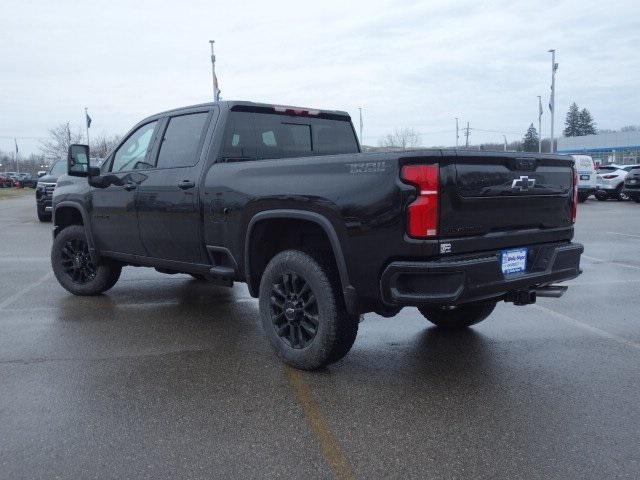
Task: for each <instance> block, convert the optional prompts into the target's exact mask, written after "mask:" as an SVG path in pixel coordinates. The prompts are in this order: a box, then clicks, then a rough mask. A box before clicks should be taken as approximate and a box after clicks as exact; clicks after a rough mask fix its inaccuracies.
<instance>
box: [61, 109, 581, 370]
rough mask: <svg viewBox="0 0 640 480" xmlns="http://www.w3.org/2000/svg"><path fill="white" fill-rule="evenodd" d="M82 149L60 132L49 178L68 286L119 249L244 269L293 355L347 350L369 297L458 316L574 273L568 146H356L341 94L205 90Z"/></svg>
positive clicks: (484, 311) (305, 362) (90, 287)
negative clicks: (215, 93) (297, 102)
mask: <svg viewBox="0 0 640 480" xmlns="http://www.w3.org/2000/svg"><path fill="white" fill-rule="evenodd" d="M89 158H90V155H89V148H88V147H87V146H86V145H72V146H71V147H70V149H69V158H68V175H63V176H62V177H60V178H59V179H58V184H57V186H56V189H55V191H54V194H53V209H54V215H53V217H54V241H53V247H52V252H51V262H52V268H53V272H54V274H55V276H56V278H57V280H58V281H59V282H60V284H61V285H62V286H63V287H64V288H65V289H67V290H68V291H69V292H71V293H73V294H76V295H96V294H99V293H101V292H104V291H106V290H108V289H110V288H111V287H113V286H114V285H115V284H116V282H117V281H118V278H119V276H120V272H121V269H122V267H123V266H125V265H136V266H149V267H154V268H155V269H156V270H158V271H159V272H162V273H187V274H190V275H192V276H194V277H195V278H198V279H207V280H210V281H215V282H217V283H222V284H224V285H227V286H231V285H232V284H233V282H234V281H239V282H246V283H247V284H248V289H249V292H250V294H251V295H252V296H253V297H259V299H260V301H259V311H260V317H261V319H262V326H263V329H264V332H265V334H266V336H267V338H268V340H269V341H270V342H271V345H272V347H273V348H274V349H275V351H276V352H277V354H278V355H279V356H280V357H281V358H282V359H284V361H285V362H287V363H289V364H291V365H293V366H295V367H298V368H302V369H317V368H321V367H323V366H325V365H328V364H330V363H333V362H335V361H337V360H339V359H340V358H342V357H343V356H344V355H346V354H347V352H348V351H349V349H350V348H351V346H352V344H353V342H354V340H355V338H356V334H357V331H358V324H359V320H360V315H361V314H364V313H366V312H371V311H375V312H377V313H379V314H381V315H384V316H386V317H391V316H394V315H396V314H397V313H398V312H399V311H400V309H402V308H403V307H406V306H416V307H418V308H419V310H420V312H421V313H422V315H424V316H425V317H426V318H427V319H428V320H429V321H430V322H432V323H433V324H435V325H437V326H439V327H441V328H445V329H452V328H453V329H455V328H465V327H468V326H470V325H472V324H475V323H477V322H480V321H482V320H484V319H485V318H487V317H488V316H489V315H490V314H491V312H492V311H493V310H494V308H495V306H496V304H497V302H499V301H506V302H513V303H514V304H516V305H526V304H531V303H534V302H535V301H536V298H537V297H538V296H541V297H542V296H544V297H559V296H561V295H562V294H563V293H564V291H565V290H566V289H567V287H566V286H559V285H554V284H555V283H556V282H562V281H565V280H568V279H571V278H574V277H577V276H578V275H579V274H580V256H581V254H582V251H583V247H582V245H580V244H577V243H572V241H571V240H572V238H573V226H574V222H575V215H576V209H577V201H578V200H577V196H578V188H577V187H578V185H577V181H576V180H574V179H575V175H576V171H575V168H574V161H573V159H571V157H567V156H558V155H546V154H532V153H522V152H517V153H515V152H514V153H508V152H476V151H465V150H462V151H455V150H454V151H449V150H439V149H431V150H426V149H425V150H414V151H400V152H385V153H360V147H359V145H358V140H357V138H356V135H355V131H354V129H353V125H352V123H351V119H350V118H349V115H348V114H347V113H346V112H341V111H327V110H313V109H307V108H297V107H283V106H277V105H266V104H257V103H251V102H216V103H212V104H204V105H197V106H193V107H187V108H181V109H176V110H171V111H169V112H164V113H160V114H157V115H153V116H151V117H148V118H146V119H145V120H143V121H142V122H140V123H139V124H138V125H136V126H135V127H134V128H133V129H132V130H131V131H130V132H129V133H128V134H127V135H126V136H125V137H124V139H123V141H122V142H121V143H120V145H119V146H118V148H117V149H116V150H115V151H114V152H113V153H112V154H111V155H110V156H109V158H108V159H107V160H106V161H105V162H104V164H103V166H102V168H100V169H98V168H96V167H94V166H92V165H91V163H90V160H89ZM77 177H87V179H86V180H83V179H81V178H77ZM88 308H89V309H90V308H91V307H90V306H88Z"/></svg>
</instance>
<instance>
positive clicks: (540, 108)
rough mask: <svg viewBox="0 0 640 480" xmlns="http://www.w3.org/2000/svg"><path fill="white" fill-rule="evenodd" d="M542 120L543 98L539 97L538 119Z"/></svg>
mask: <svg viewBox="0 0 640 480" xmlns="http://www.w3.org/2000/svg"><path fill="white" fill-rule="evenodd" d="M540 118H542V97H540V96H538V119H540Z"/></svg>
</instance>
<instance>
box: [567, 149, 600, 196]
mask: <svg viewBox="0 0 640 480" xmlns="http://www.w3.org/2000/svg"><path fill="white" fill-rule="evenodd" d="M571 156H572V157H573V160H574V161H575V162H576V169H577V170H578V201H579V202H580V203H582V202H585V201H586V200H587V198H589V197H590V196H591V195H593V194H594V193H595V192H596V168H595V165H594V164H593V159H592V158H591V157H590V156H589V155H571Z"/></svg>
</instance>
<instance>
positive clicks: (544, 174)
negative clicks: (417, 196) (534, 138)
mask: <svg viewBox="0 0 640 480" xmlns="http://www.w3.org/2000/svg"><path fill="white" fill-rule="evenodd" d="M445 159H447V160H445V162H443V164H442V166H441V179H442V182H443V189H442V197H441V199H440V235H441V238H442V239H443V240H446V239H447V238H455V237H476V238H477V237H481V236H483V237H495V238H498V237H500V238H502V239H503V241H502V242H500V243H501V245H500V246H504V245H505V241H504V240H505V239H507V238H509V237H510V234H513V235H512V238H513V241H512V242H509V241H506V244H507V245H508V244H509V243H513V244H516V245H517V244H519V243H521V242H522V238H521V237H522V235H520V233H522V232H528V233H527V236H528V237H530V238H534V237H535V236H536V235H535V234H536V232H544V231H552V230H553V231H556V232H557V231H558V230H562V231H565V230H566V233H565V234H564V236H565V237H566V239H569V238H571V236H572V202H573V170H572V164H573V162H572V160H571V159H569V158H563V157H557V156H553V157H552V156H541V157H536V156H534V155H531V154H529V155H527V154H523V155H519V154H517V153H505V154H500V153H492V154H487V153H486V152H459V154H458V155H457V156H455V157H454V156H453V155H446V154H445ZM561 236H562V235H561ZM554 239H558V237H557V235H556V236H555V238H554ZM546 240H549V238H546ZM534 241H535V240H534ZM540 241H545V240H540Z"/></svg>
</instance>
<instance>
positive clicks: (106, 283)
mask: <svg viewBox="0 0 640 480" xmlns="http://www.w3.org/2000/svg"><path fill="white" fill-rule="evenodd" d="M51 265H52V267H53V273H54V274H55V276H56V278H57V279H58V282H59V283H60V285H62V286H63V287H64V288H65V289H66V290H68V291H69V292H71V293H73V294H74V295H98V294H100V293H103V292H106V291H107V290H109V289H110V288H111V287H113V286H114V285H115V284H116V282H117V281H118V278H120V272H121V270H122V267H121V266H120V265H118V264H116V263H114V262H111V261H108V260H105V261H104V262H102V263H100V264H97V265H96V264H95V263H94V262H93V260H92V258H91V255H90V254H89V244H88V242H87V237H86V235H85V231H84V227H83V226H82V225H71V226H69V227H67V228H65V229H64V230H62V231H61V232H60V233H59V234H58V235H57V236H56V238H55V239H54V241H53V247H52V248H51Z"/></svg>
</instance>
